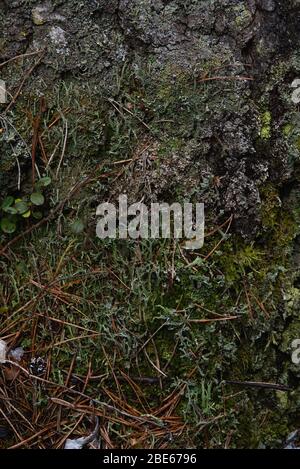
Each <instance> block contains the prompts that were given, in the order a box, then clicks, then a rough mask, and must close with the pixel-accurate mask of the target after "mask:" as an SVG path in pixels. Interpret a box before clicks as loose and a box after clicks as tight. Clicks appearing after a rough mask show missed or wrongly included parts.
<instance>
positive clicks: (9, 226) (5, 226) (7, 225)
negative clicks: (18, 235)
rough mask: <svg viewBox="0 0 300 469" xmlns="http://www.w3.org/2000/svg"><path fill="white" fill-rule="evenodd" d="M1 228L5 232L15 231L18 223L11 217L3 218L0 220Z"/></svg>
mask: <svg viewBox="0 0 300 469" xmlns="http://www.w3.org/2000/svg"><path fill="white" fill-rule="evenodd" d="M0 226H1V230H2V231H4V233H8V234H11V233H14V232H15V231H16V228H17V226H16V224H15V222H13V221H12V220H10V219H9V218H2V220H1V222H0Z"/></svg>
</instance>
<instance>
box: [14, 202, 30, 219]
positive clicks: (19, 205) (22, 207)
mask: <svg viewBox="0 0 300 469" xmlns="http://www.w3.org/2000/svg"><path fill="white" fill-rule="evenodd" d="M15 209H16V210H17V212H18V213H19V214H20V215H23V213H26V212H27V211H28V205H27V204H26V202H24V201H23V200H20V201H19V202H16V203H15Z"/></svg>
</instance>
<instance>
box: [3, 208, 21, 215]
mask: <svg viewBox="0 0 300 469" xmlns="http://www.w3.org/2000/svg"><path fill="white" fill-rule="evenodd" d="M3 212H5V213H10V214H11V215H16V214H17V213H18V210H17V209H16V208H15V207H7V208H6V209H5V210H4V209H3Z"/></svg>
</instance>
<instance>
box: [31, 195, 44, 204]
mask: <svg viewBox="0 0 300 469" xmlns="http://www.w3.org/2000/svg"><path fill="white" fill-rule="evenodd" d="M30 200H31V202H32V203H33V205H38V206H39V205H43V204H44V202H45V197H44V196H43V194H41V193H40V192H34V193H33V194H31V196H30Z"/></svg>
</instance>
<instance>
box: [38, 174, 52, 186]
mask: <svg viewBox="0 0 300 469" xmlns="http://www.w3.org/2000/svg"><path fill="white" fill-rule="evenodd" d="M51 182H52V179H51V178H50V177H49V176H45V177H43V178H41V179H39V180H38V182H37V186H39V187H47V186H50V184H51Z"/></svg>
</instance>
